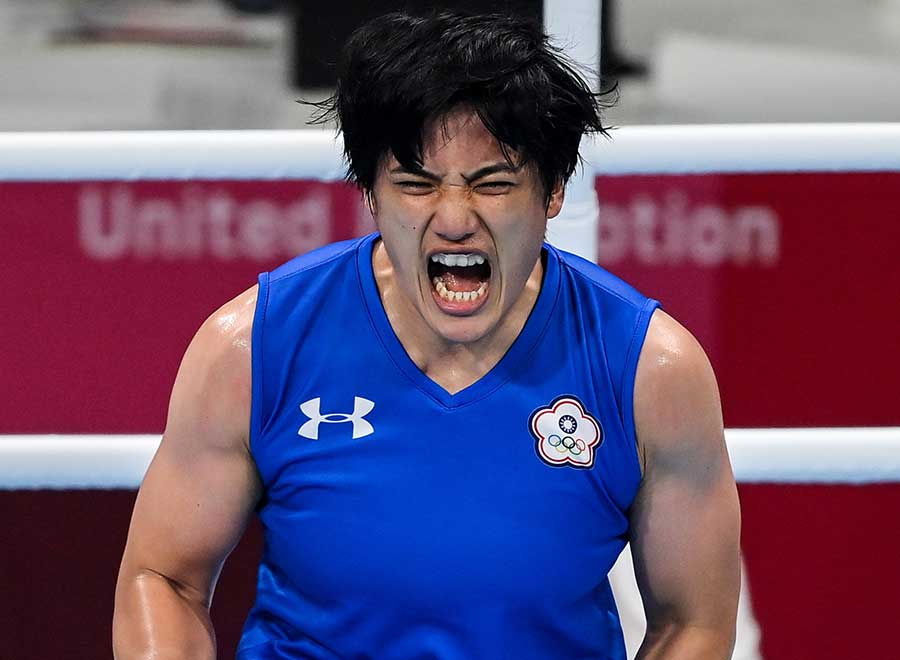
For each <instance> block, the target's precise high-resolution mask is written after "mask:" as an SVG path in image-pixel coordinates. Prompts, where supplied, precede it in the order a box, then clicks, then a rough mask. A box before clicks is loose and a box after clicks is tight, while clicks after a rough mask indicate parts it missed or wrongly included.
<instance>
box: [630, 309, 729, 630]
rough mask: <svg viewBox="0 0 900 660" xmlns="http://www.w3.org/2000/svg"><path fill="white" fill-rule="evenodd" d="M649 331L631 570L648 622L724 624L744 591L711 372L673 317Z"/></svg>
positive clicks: (639, 390)
mask: <svg viewBox="0 0 900 660" xmlns="http://www.w3.org/2000/svg"><path fill="white" fill-rule="evenodd" d="M654 324H656V329H655V330H654ZM651 332H653V333H654V334H653V335H652V336H651V335H650V334H648V342H647V345H646V346H645V349H644V350H643V351H642V354H641V358H640V361H639V365H638V374H637V378H636V382H635V424H636V428H637V434H638V438H639V441H640V442H641V443H642V449H643V452H644V457H645V472H644V479H643V482H642V485H641V488H640V490H639V492H638V495H637V498H636V500H635V502H634V505H633V507H632V512H631V524H632V532H631V534H632V549H633V552H634V561H635V576H636V578H637V580H638V585H639V587H640V589H641V594H642V596H643V599H644V604H645V609H646V611H647V618H648V626H649V627H650V628H651V629H652V628H653V627H654V626H655V625H662V626H664V625H666V624H668V623H672V622H675V623H677V624H680V625H688V626H696V627H699V628H704V627H708V628H709V629H713V630H716V629H717V630H725V629H727V628H729V627H730V626H732V625H733V620H734V613H735V611H736V606H737V594H738V591H739V588H740V558H739V552H740V549H739V543H740V540H739V537H740V511H739V505H738V499H737V489H736V487H735V483H734V478H733V475H732V471H731V466H730V463H729V460H728V454H727V452H726V448H725V442H724V432H723V428H722V416H721V406H720V403H719V397H718V390H717V387H716V382H715V377H714V375H713V372H712V368H711V367H710V365H709V362H708V360H707V359H706V356H705V355H704V354H703V351H702V349H701V348H700V347H699V345H698V344H696V341H695V340H694V339H693V337H691V336H690V335H689V333H687V331H685V330H684V329H683V328H681V327H680V326H678V325H677V324H676V323H675V322H674V321H673V320H672V319H670V318H668V317H665V316H661V317H660V318H659V319H654V322H653V324H651Z"/></svg>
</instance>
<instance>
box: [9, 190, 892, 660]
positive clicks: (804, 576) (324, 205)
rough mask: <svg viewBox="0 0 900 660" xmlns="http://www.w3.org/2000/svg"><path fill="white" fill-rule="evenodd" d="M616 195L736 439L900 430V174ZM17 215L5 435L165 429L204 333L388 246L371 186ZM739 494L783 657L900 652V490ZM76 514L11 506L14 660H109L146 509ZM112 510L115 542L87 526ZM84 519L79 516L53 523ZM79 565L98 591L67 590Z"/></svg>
mask: <svg viewBox="0 0 900 660" xmlns="http://www.w3.org/2000/svg"><path fill="white" fill-rule="evenodd" d="M597 189H598V193H599V194H600V197H601V200H602V205H601V208H602V212H601V223H600V229H599V231H600V245H601V248H600V251H601V255H600V256H601V262H602V263H603V264H604V265H606V266H607V267H608V268H609V269H610V270H612V271H613V272H615V273H616V274H618V275H620V276H622V277H623V278H625V279H626V280H628V281H629V282H631V283H632V284H634V285H635V286H637V287H638V288H639V289H641V290H642V291H643V292H644V293H646V294H648V295H651V296H653V297H656V298H659V299H660V300H661V301H662V302H663V305H664V306H665V308H666V310H667V311H669V312H670V313H671V314H672V315H674V316H675V317H676V318H678V319H679V320H680V321H682V323H684V324H685V325H686V326H687V327H688V328H689V329H690V330H691V331H692V332H694V334H695V335H697V337H698V338H699V339H700V340H701V342H702V343H703V344H704V346H705V347H706V349H707V351H708V352H709V354H710V357H711V359H712V361H713V364H714V366H715V367H716V372H717V374H718V377H719V382H720V387H721V390H722V397H723V404H724V408H725V417H726V424H727V425H728V426H757V427H766V426H841V425H900V406H898V404H897V401H896V398H897V394H896V393H897V392H898V391H900V351H898V348H897V347H898V345H900V343H898V336H900V257H898V256H897V252H898V248H900V222H898V219H900V174H897V173H862V174H850V173H827V174H733V175H721V174H712V175H690V176H621V177H600V178H598V180H597ZM0 213H2V234H0V236H2V246H3V252H2V259H0V277H2V281H3V283H4V303H3V307H2V309H3V312H4V318H3V321H2V323H0V342H2V343H0V346H2V349H0V389H2V392H3V396H2V397H0V433H123V432H134V433H156V432H160V431H161V430H162V427H163V423H164V420H165V414H166V404H167V399H168V395H169V389H170V387H171V383H172V380H173V379H174V376H175V372H176V369H177V367H178V363H179V360H180V358H181V355H182V353H183V351H184V349H185V348H186V346H187V343H188V341H189V340H190V338H191V336H192V335H193V333H194V332H195V330H196V328H197V327H198V326H199V325H200V323H201V322H202V321H203V319H204V318H206V317H207V316H208V315H209V314H210V313H212V312H213V311H214V310H215V309H216V307H218V306H219V305H221V304H222V303H224V302H225V301H226V300H228V299H229V298H231V297H232V296H234V295H236V294H237V293H239V292H240V291H242V290H244V289H246V288H248V287H249V286H252V285H253V283H254V282H255V278H256V274H257V273H258V272H260V271H262V270H267V269H270V268H272V267H274V266H275V265H277V264H279V263H281V262H283V261H285V260H287V259H289V258H290V257H292V256H294V255H295V254H299V253H302V252H306V251H308V250H310V249H313V248H315V247H318V246H319V245H323V244H325V243H327V242H330V241H335V240H340V239H344V238H350V237H352V236H355V235H359V234H361V233H364V232H366V231H369V230H370V229H371V228H372V221H371V217H370V216H369V214H368V212H367V211H366V210H365V207H364V205H363V204H362V203H361V200H360V196H359V193H358V192H356V191H354V190H353V189H351V188H350V187H348V186H346V185H344V184H322V183H314V182H308V181H279V182H269V181H253V182H235V181H217V182H174V181H158V182H133V183H131V182H99V183H97V182H71V183H2V184H0ZM741 495H742V500H743V511H744V550H745V554H746V560H747V565H748V572H749V577H750V586H751V590H752V592H753V595H754V605H755V609H756V614H757V617H758V619H759V620H760V623H761V625H762V629H763V647H764V651H765V656H766V658H768V659H769V660H788V659H794V658H819V659H822V660H827V659H829V658H846V657H884V652H885V649H889V648H893V640H892V639H891V637H890V634H889V631H890V630H891V629H892V624H893V618H894V617H895V614H896V603H895V601H896V594H897V593H900V571H897V570H896V569H895V568H894V567H893V563H892V562H893V558H894V557H897V556H900V529H898V526H897V525H896V524H894V521H896V520H897V519H898V517H900V486H897V485H888V486H870V487H864V488H859V487H851V486H842V487H831V488H828V487H808V486H744V487H742V488H741ZM59 497H60V496H59V495H49V494H46V493H45V494H39V493H33V494H28V495H24V494H2V493H0V506H3V508H4V511H7V512H9V515H8V520H7V529H8V530H10V531H11V532H12V533H11V534H10V536H9V539H7V540H6V542H5V543H4V548H3V550H2V551H0V566H2V571H0V580H2V581H3V584H2V587H0V591H3V592H4V594H5V598H6V600H5V602H4V610H3V616H2V617H0V657H7V656H8V657H16V658H20V659H24V658H46V657H62V656H63V655H65V656H66V657H72V658H80V657H83V658H96V657H108V656H109V647H108V640H109V616H110V614H111V610H112V592H111V585H112V584H113V583H114V581H115V572H116V570H117V566H116V565H115V561H116V560H115V559H114V558H117V557H118V556H120V554H121V550H122V545H123V543H124V535H125V528H126V527H127V509H128V507H129V506H130V499H129V497H118V496H112V495H102V494H99V493H91V492H86V493H80V494H75V493H68V494H66V496H65V502H66V503H67V504H66V506H62V505H61V504H60V502H61V500H60V499H59ZM112 501H115V503H116V504H115V506H116V507H117V508H116V509H115V511H114V515H113V516H112V517H107V516H100V517H99V520H100V521H101V522H102V521H107V524H108V526H109V534H108V535H106V536H104V535H103V534H98V533H97V524H99V523H98V521H97V520H94V519H92V518H90V516H91V512H94V511H96V512H97V513H99V512H101V511H104V510H105V507H108V504H109V502H112ZM4 504H5V505H8V506H4ZM73 507H74V508H76V509H77V510H78V512H79V513H78V520H71V519H67V520H66V522H65V525H62V524H61V522H60V520H55V519H54V517H53V512H54V511H56V510H57V509H59V511H60V515H61V516H68V515H69V514H68V513H66V512H67V511H70V510H72V509H73ZM107 513H109V511H107ZM101 527H102V525H101ZM79 530H81V533H80V532H79ZM258 542H259V540H258V535H253V537H252V539H251V547H252V548H254V550H251V551H250V552H248V551H246V550H239V551H238V553H237V558H236V559H235V560H233V561H232V563H231V565H230V568H229V571H230V572H231V573H232V574H234V573H240V574H241V576H242V577H241V578H240V580H238V583H239V584H240V585H241V586H240V588H233V587H230V586H229V582H228V580H227V579H226V580H225V582H224V583H223V585H222V587H221V588H220V595H219V596H218V597H217V600H216V605H215V609H216V612H217V614H216V616H217V621H219V622H220V624H219V627H220V631H221V635H222V641H223V647H222V649H221V657H228V656H229V655H230V654H233V644H234V640H236V638H237V634H238V633H239V628H240V622H241V620H242V618H243V615H244V613H245V612H246V609H247V607H248V606H249V602H248V599H249V593H248V580H247V578H246V576H247V575H248V574H252V571H253V567H252V563H253V558H254V556H255V553H256V552H257V550H255V548H258ZM242 547H245V545H242ZM61 549H65V551H61ZM870 556H871V557H874V558H875V561H870V560H868V559H867V558H868V557H870ZM111 558H112V559H113V560H112V561H110V560H111ZM26 562H27V563H28V565H29V566H30V567H31V568H30V569H29V570H27V571H24V570H22V566H23V565H24V564H25V563H26ZM92 562H101V563H102V565H100V566H98V565H93V566H92V567H90V568H88V565H91V564H92ZM238 564H241V565H240V566H238ZM72 567H76V570H77V572H79V573H82V572H84V574H87V575H91V576H94V577H96V582H92V583H91V584H90V585H85V584H81V585H79V584H78V580H77V579H75V580H73V581H72V582H71V583H67V582H66V580H68V579H69V578H68V577H67V576H69V575H70V573H71V571H72ZM240 569H243V570H240ZM229 571H226V576H227V575H228V574H229ZM93 579H94V578H92V580H93ZM251 586H252V585H251ZM223 594H224V595H223ZM86 598H87V599H88V600H89V601H90V603H91V605H90V607H89V608H88V607H87V606H86V604H85V603H86V600H85V599H86ZM48 601H52V602H53V603H54V605H53V608H51V610H52V612H55V613H58V615H59V616H58V617H57V616H54V617H53V619H54V621H53V628H54V630H56V631H58V632H57V634H55V635H51V636H48V635H46V634H45V631H46V625H47V617H46V613H47V612H49V611H51V610H48V605H47V602H48ZM860 604H864V605H865V606H864V607H859V606H858V605H860ZM65 612H80V613H83V614H85V615H86V616H88V619H87V620H85V619H84V618H83V617H75V618H71V619H66V617H65V616H64V613H65ZM860 631H865V632H862V633H860ZM857 633H860V634H857ZM3 640H6V641H5V642H4V641H3ZM68 640H71V642H69V641H68ZM4 643H6V644H9V646H4ZM23 647H24V648H23ZM62 649H68V651H66V652H64V651H63V650H62Z"/></svg>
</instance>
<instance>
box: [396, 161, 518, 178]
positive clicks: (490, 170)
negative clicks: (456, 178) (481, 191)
mask: <svg viewBox="0 0 900 660" xmlns="http://www.w3.org/2000/svg"><path fill="white" fill-rule="evenodd" d="M518 171H519V168H518V167H513V166H511V165H510V164H509V163H494V164H493V165H486V166H484V167H480V168H478V169H477V170H475V171H474V172H472V173H471V174H462V175H460V176H462V178H463V180H464V181H465V182H466V183H472V182H473V181H477V180H478V179H481V178H483V177H486V176H490V175H491V174H496V173H498V172H507V173H511V174H515V173H517V172H518ZM391 174H413V175H415V176H421V177H423V178H425V179H430V180H431V181H438V182H439V181H441V177H440V176H439V175H437V174H435V173H434V172H429V171H428V170H426V169H425V168H423V167H416V168H414V169H410V168H407V167H403V165H398V166H397V167H395V168H393V169H392V170H391Z"/></svg>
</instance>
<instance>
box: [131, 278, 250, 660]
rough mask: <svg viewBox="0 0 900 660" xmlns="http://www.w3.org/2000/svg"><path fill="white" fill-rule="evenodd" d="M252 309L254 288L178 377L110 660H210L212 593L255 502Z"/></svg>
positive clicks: (134, 536) (144, 498) (145, 489)
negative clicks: (251, 444)
mask: <svg viewBox="0 0 900 660" xmlns="http://www.w3.org/2000/svg"><path fill="white" fill-rule="evenodd" d="M255 301H256V289H255V288H254V289H251V290H249V291H247V292H245V293H243V294H241V295H240V296H238V297H237V298H235V299H234V300H232V301H231V302H230V303H228V304H226V305H225V306H224V307H222V309H220V310H219V311H218V312H216V313H215V314H213V316H211V317H210V318H209V319H208V320H207V321H206V322H205V323H204V324H203V326H202V327H201V328H200V330H199V331H198V332H197V335H196V336H195V337H194V339H193V341H192V342H191V345H190V347H189V348H188V350H187V352H186V353H185V356H184V359H183V361H182V364H181V367H180V368H179V370H178V376H177V378H176V380H175V386H174V388H173V390H172V397H171V400H170V403H169V415H168V419H167V421H166V431H165V434H164V435H163V440H162V443H161V445H160V448H159V450H158V451H157V453H156V456H155V457H154V458H153V461H152V463H151V465H150V468H149V469H148V471H147V474H146V476H145V477H144V481H143V483H142V485H141V488H140V491H139V493H138V497H137V501H136V503H135V507H134V513H133V515H132V519H131V528H130V530H129V532H128V542H127V544H126V546H125V554H124V556H123V558H122V565H121V567H120V569H119V579H118V583H117V585H116V604H115V614H114V616H113V649H114V653H115V657H116V658H117V659H118V660H130V659H132V658H135V659H136V658H141V659H145V658H146V659H150V658H153V660H165V659H166V658H178V659H179V660H181V659H184V658H191V659H194V658H197V659H200V658H204V659H205V658H210V659H212V658H215V656H216V645H215V634H214V632H213V629H212V623H211V621H210V618H209V605H210V601H211V600H212V594H213V589H214V587H215V583H216V580H217V579H218V576H219V572H220V570H221V568H222V564H223V562H224V561H225V558H226V556H227V555H228V554H229V553H230V552H231V550H232V549H233V548H234V546H235V545H236V544H237V542H238V539H239V538H240V536H241V534H242V532H243V530H244V527H245V525H246V522H247V519H248V518H249V516H250V514H251V513H252V511H253V508H254V506H255V504H256V502H257V501H258V499H259V495H260V484H259V478H258V475H257V472H256V468H255V466H254V463H253V460H252V459H251V457H250V453H249V445H248V429H249V419H250V331H251V325H252V319H253V309H254V305H255Z"/></svg>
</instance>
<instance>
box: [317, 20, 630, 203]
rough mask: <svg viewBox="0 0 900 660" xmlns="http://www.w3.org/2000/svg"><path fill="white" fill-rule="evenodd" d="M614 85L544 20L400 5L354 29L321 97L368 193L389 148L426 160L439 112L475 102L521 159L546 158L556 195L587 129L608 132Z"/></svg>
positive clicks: (416, 165)
mask: <svg viewBox="0 0 900 660" xmlns="http://www.w3.org/2000/svg"><path fill="white" fill-rule="evenodd" d="M610 91H611V92H612V94H614V93H615V89H614V88H613V89H612V90H609V91H607V92H604V93H603V94H599V93H594V92H592V91H591V88H590V86H589V85H588V83H587V82H586V81H585V79H584V77H582V75H581V74H580V73H579V71H578V67H577V65H575V64H574V63H573V62H572V61H571V60H569V59H568V58H566V57H565V56H564V55H563V53H562V51H561V50H560V49H558V48H557V47H555V46H553V45H552V44H551V43H550V40H549V38H548V36H547V35H546V34H545V33H544V31H543V29H542V27H541V26H540V25H539V24H537V23H536V22H534V21H531V20H528V19H524V18H520V17H514V16H508V15H499V14H486V15H470V14H463V13H458V12H446V11H445V12H440V13H436V14H432V15H430V16H424V17H415V16H411V15H409V14H404V13H392V14H386V15H384V16H380V17H378V18H376V19H374V20H373V21H371V22H369V23H367V24H365V25H363V26H362V27H360V28H359V29H357V30H356V31H355V32H354V33H353V34H352V35H351V37H350V38H349V40H348V41H347V44H346V46H345V47H344V50H343V53H342V57H341V61H340V64H339V67H338V83H337V88H336V91H335V93H334V94H333V95H332V96H331V97H330V98H328V99H326V100H325V101H323V102H321V103H318V104H314V105H316V106H317V107H318V108H319V111H320V112H319V113H318V115H317V117H316V119H315V120H314V121H316V122H319V123H324V122H328V121H335V122H336V123H337V126H338V129H339V130H340V131H342V132H343V134H344V156H345V158H346V161H347V170H348V171H347V179H348V180H349V181H351V182H353V183H355V184H356V185H358V186H359V187H360V188H361V189H362V190H363V191H365V192H367V193H368V192H371V191H372V188H373V186H374V184H375V177H376V174H377V171H378V168H379V166H380V164H381V162H382V159H383V158H384V157H385V156H386V155H387V154H388V152H392V153H393V154H394V157H395V158H396V159H397V161H398V162H399V163H400V164H401V165H403V167H405V168H407V169H410V170H411V171H415V170H417V169H420V168H421V167H422V161H423V154H422V152H423V132H424V131H425V130H426V128H427V127H428V125H429V122H431V121H434V120H441V121H442V120H443V119H445V118H446V116H447V114H448V113H450V112H451V111H453V110H455V109H458V108H460V107H469V108H471V109H472V111H474V113H475V114H477V116H478V117H479V118H480V119H481V121H482V123H483V124H484V126H485V127H486V128H487V130H488V131H490V133H491V134H492V135H493V136H494V137H495V138H496V139H497V141H498V143H499V144H500V147H501V149H502V150H503V153H504V156H505V157H506V159H507V161H509V162H510V164H511V165H516V166H521V165H525V164H528V163H532V164H534V165H535V166H536V168H537V171H538V173H539V176H540V178H541V180H542V182H543V184H544V190H545V193H546V194H547V195H548V198H549V195H550V192H551V191H552V190H553V188H554V187H555V186H556V185H557V184H559V183H562V184H565V182H566V181H567V180H568V179H569V177H570V176H571V175H572V173H573V172H574V171H575V167H576V165H577V164H578V161H579V155H578V145H579V143H580V141H581V137H582V135H584V134H585V133H591V132H594V133H601V134H604V135H606V134H607V129H606V127H604V126H603V125H602V123H601V116H600V115H601V109H602V108H604V107H607V106H608V105H610V104H607V103H604V102H603V98H604V97H606V96H609V95H610ZM513 152H515V154H516V155H517V156H518V159H517V161H515V162H514V161H513V158H512V155H513Z"/></svg>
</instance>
